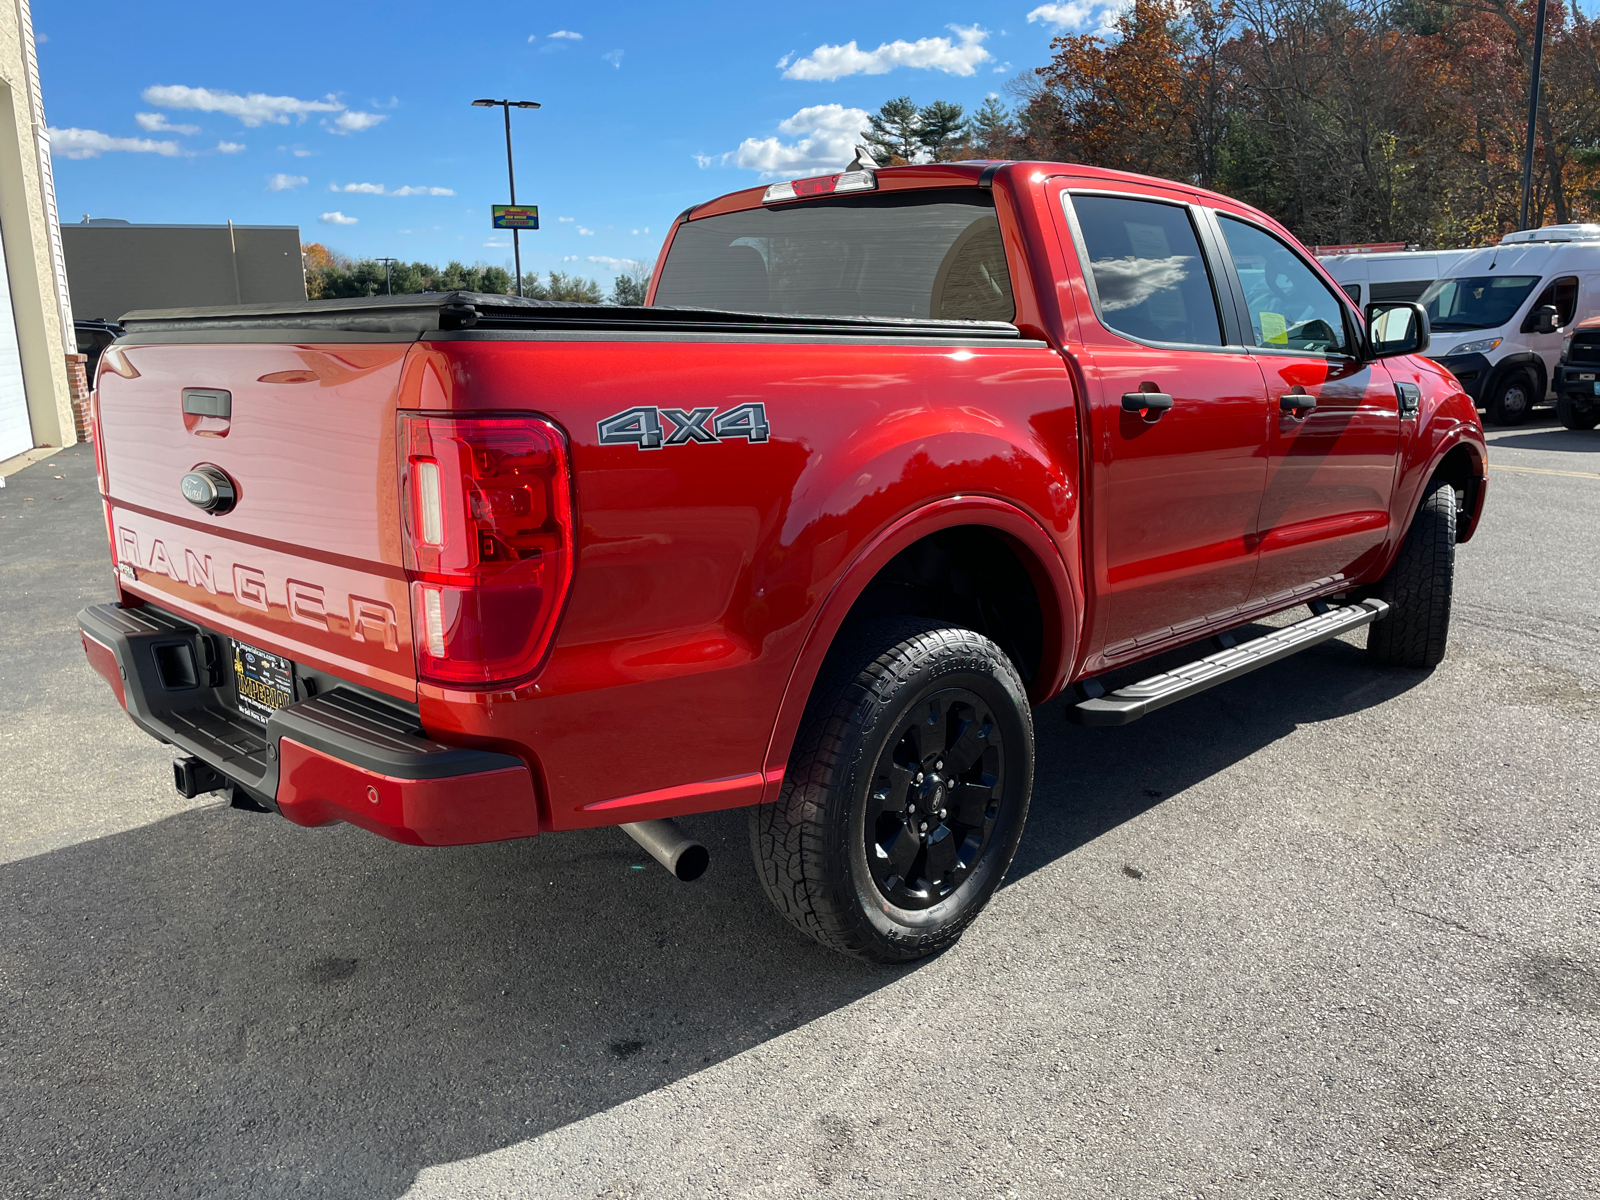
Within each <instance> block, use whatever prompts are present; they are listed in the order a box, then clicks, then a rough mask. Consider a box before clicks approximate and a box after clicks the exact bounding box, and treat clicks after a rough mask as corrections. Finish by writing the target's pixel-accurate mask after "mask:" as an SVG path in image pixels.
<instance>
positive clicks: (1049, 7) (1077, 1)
mask: <svg viewBox="0 0 1600 1200" xmlns="http://www.w3.org/2000/svg"><path fill="white" fill-rule="evenodd" d="M1132 3H1133V0H1111V2H1110V3H1109V4H1108V3H1106V2H1105V0H1067V2H1066V3H1065V4H1041V5H1039V7H1038V8H1036V9H1034V10H1033V11H1032V12H1030V13H1029V14H1028V24H1030V25H1032V24H1034V23H1035V22H1042V23H1044V24H1046V25H1048V26H1050V28H1051V29H1054V30H1058V31H1059V30H1062V29H1083V28H1085V27H1087V26H1089V25H1090V24H1093V25H1094V26H1095V32H1096V33H1107V32H1109V31H1110V30H1112V29H1114V28H1115V27H1116V23H1117V17H1118V16H1120V15H1121V14H1122V13H1123V12H1124V11H1125V10H1126V9H1127V8H1128V7H1129V6H1130V5H1131V4H1132Z"/></svg>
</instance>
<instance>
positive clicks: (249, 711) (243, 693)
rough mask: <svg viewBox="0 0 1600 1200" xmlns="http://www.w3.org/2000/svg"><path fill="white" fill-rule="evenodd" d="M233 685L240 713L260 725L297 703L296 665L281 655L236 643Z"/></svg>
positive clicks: (234, 648) (234, 644)
mask: <svg viewBox="0 0 1600 1200" xmlns="http://www.w3.org/2000/svg"><path fill="white" fill-rule="evenodd" d="M233 682H234V688H235V692H236V694H237V698H238V705H239V712H240V714H241V715H243V716H246V717H249V718H250V719H251V720H252V721H255V722H256V723H257V724H260V725H265V724H266V723H267V719H268V718H269V717H271V716H272V714H273V713H275V712H277V711H278V709H280V708H287V707H288V706H289V705H291V704H293V703H294V663H292V662H290V661H289V660H288V659H287V658H284V657H283V655H281V654H272V653H270V652H269V651H266V650H262V649H260V648H259V647H256V646H251V645H248V644H246V643H245V642H239V641H235V642H234V643H233Z"/></svg>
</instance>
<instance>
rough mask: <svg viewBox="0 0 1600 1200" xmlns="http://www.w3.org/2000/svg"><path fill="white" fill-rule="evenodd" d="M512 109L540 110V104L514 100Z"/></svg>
mask: <svg viewBox="0 0 1600 1200" xmlns="http://www.w3.org/2000/svg"><path fill="white" fill-rule="evenodd" d="M511 107H512V108H538V107H539V102H538V101H537V100H513V101H512V102H511Z"/></svg>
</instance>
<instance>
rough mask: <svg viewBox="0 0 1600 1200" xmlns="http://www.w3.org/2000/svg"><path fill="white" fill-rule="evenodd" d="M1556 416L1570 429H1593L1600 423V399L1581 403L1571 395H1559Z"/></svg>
mask: <svg viewBox="0 0 1600 1200" xmlns="http://www.w3.org/2000/svg"><path fill="white" fill-rule="evenodd" d="M1556 417H1557V418H1558V419H1559V420H1560V421H1561V423H1562V424H1563V425H1565V426H1566V427H1567V428H1568V429H1578V430H1585V429H1593V428H1594V427H1595V426H1596V425H1600V399H1595V400H1591V401H1589V402H1588V403H1587V404H1583V405H1579V404H1578V403H1577V402H1576V401H1575V400H1573V398H1572V397H1571V396H1558V397H1556Z"/></svg>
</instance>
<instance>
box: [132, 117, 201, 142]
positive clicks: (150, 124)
mask: <svg viewBox="0 0 1600 1200" xmlns="http://www.w3.org/2000/svg"><path fill="white" fill-rule="evenodd" d="M133 119H134V120H135V121H137V122H139V128H140V129H147V130H149V131H150V132H151V133H177V134H181V135H183V136H184V137H189V136H191V135H193V134H196V133H199V132H200V126H198V125H173V124H171V123H170V122H169V121H168V120H167V115H166V113H134V114H133Z"/></svg>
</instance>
